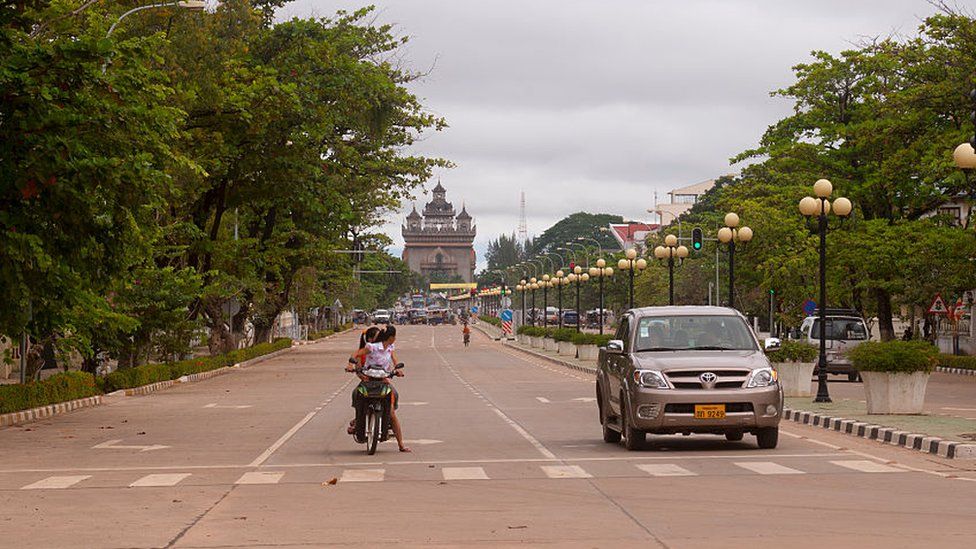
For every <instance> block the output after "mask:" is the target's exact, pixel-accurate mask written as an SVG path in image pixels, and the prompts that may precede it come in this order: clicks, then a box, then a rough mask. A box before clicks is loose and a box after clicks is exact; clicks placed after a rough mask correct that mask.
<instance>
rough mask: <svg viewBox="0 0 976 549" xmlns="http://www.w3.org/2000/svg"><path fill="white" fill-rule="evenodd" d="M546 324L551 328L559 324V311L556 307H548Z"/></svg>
mask: <svg viewBox="0 0 976 549" xmlns="http://www.w3.org/2000/svg"><path fill="white" fill-rule="evenodd" d="M546 324H548V325H549V326H553V325H556V324H559V309H557V308H556V307H546Z"/></svg>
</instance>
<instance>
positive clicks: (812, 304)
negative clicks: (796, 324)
mask: <svg viewBox="0 0 976 549" xmlns="http://www.w3.org/2000/svg"><path fill="white" fill-rule="evenodd" d="M816 310H817V302H816V301H814V300H812V299H808V300H806V301H804V302H803V312H804V313H806V314H808V315H812V314H813V312H814V311H816Z"/></svg>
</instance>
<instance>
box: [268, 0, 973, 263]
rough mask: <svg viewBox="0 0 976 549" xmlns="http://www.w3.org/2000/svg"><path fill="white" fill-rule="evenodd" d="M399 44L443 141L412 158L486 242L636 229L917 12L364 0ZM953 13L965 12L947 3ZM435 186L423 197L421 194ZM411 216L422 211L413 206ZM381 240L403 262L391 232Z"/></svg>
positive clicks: (811, 0)
mask: <svg viewBox="0 0 976 549" xmlns="http://www.w3.org/2000/svg"><path fill="white" fill-rule="evenodd" d="M373 3H374V4H375V5H376V6H377V12H378V19H379V21H380V22H383V23H395V24H396V26H397V30H398V32H399V33H400V34H403V35H407V36H410V37H411V42H410V44H409V46H408V50H407V52H406V53H407V55H406V58H407V60H408V61H409V64H410V65H411V66H412V67H413V68H415V69H418V70H426V69H428V68H432V72H431V74H430V76H429V77H427V78H425V79H424V80H423V81H422V82H418V83H416V84H415V85H413V90H414V92H415V93H417V95H419V96H420V97H421V98H423V100H424V103H425V105H426V106H427V107H428V108H429V110H430V111H431V112H434V113H436V114H439V115H441V116H443V117H445V118H446V119H447V122H448V124H449V125H450V127H449V128H448V129H446V130H445V131H443V132H440V133H437V134H431V135H430V136H429V137H428V138H427V139H426V140H425V141H424V142H423V143H420V144H419V145H418V146H417V150H418V151H420V152H422V153H424V154H429V155H434V156H441V157H444V158H447V159H449V160H451V161H453V162H455V163H456V164H457V167H456V168H455V169H452V170H446V171H442V172H440V173H438V177H440V178H441V181H442V182H443V184H444V187H445V188H447V191H448V200H451V201H453V202H454V204H455V205H456V206H457V207H458V208H459V209H460V206H461V203H462V202H463V203H465V204H467V206H468V211H469V212H470V213H471V214H472V215H473V216H474V218H475V222H476V223H477V226H478V238H477V240H476V243H475V246H476V249H477V251H478V255H479V258H478V259H479V262H478V265H479V268H480V267H483V259H484V257H483V256H484V248H485V246H486V243H487V242H488V241H489V240H491V239H493V238H495V237H497V236H498V234H499V233H503V232H505V233H512V232H513V231H514V230H515V229H516V227H517V226H518V214H519V193H520V192H521V191H525V198H526V211H527V218H528V230H529V234H530V235H532V234H539V233H541V232H542V231H544V230H545V229H546V228H547V227H549V226H550V225H551V224H552V223H554V222H556V221H558V220H559V219H561V218H563V217H565V216H566V215H569V214H571V213H573V212H577V211H587V212H592V213H615V214H620V215H623V216H624V217H625V218H630V219H638V220H648V221H653V219H651V214H648V213H647V211H646V210H647V209H648V208H651V207H652V206H653V204H654V193H655V192H657V193H659V196H660V199H661V201H664V199H665V196H664V193H666V192H668V191H669V190H670V189H673V188H676V187H682V186H685V185H688V184H692V183H697V182H699V181H703V180H706V179H711V178H713V177H715V176H717V175H721V174H724V173H729V172H733V171H737V167H736V166H730V165H729V161H728V159H729V158H730V157H731V156H733V155H735V154H736V153H738V152H741V151H743V150H745V149H747V148H751V147H753V146H754V145H755V144H756V142H757V140H758V139H759V137H760V136H761V135H762V133H763V131H764V130H765V129H766V127H767V126H769V125H770V124H772V123H774V122H775V121H776V120H778V119H780V118H782V117H783V116H784V115H785V114H787V113H788V112H789V109H790V108H791V105H790V104H789V103H788V102H787V101H785V100H783V99H779V98H776V99H774V98H771V97H770V96H769V92H770V91H772V90H775V89H778V88H781V87H783V86H786V85H788V84H789V83H790V82H791V81H792V72H791V67H792V66H793V65H795V64H796V63H800V62H804V61H806V60H808V59H809V52H810V51H811V50H815V49H822V50H826V51H829V52H839V51H841V50H843V49H846V48H848V47H850V46H852V45H853V44H855V43H857V42H858V41H860V40H862V39H864V38H865V37H872V36H878V35H888V34H892V33H895V34H901V35H912V34H914V33H915V32H916V29H917V27H918V25H919V23H920V20H921V19H922V18H924V17H925V16H927V15H929V14H931V13H933V12H934V11H935V8H933V7H932V6H931V5H930V4H929V3H928V2H926V1H924V0H805V1H804V0H778V1H777V0H753V1H746V0H711V1H705V0H682V1H679V0H673V1H667V2H665V1H653V0H588V1H583V0H579V1H574V0H521V1H509V0H491V1H480V2H479V1H472V0H376V1H375V2H373ZM961 4H962V5H966V4H968V2H962V3H961ZM364 5H368V2H350V1H331V0H295V1H293V2H292V3H290V4H288V5H287V6H286V7H285V8H284V9H283V10H282V11H281V12H279V18H281V19H287V18H291V17H322V16H328V15H330V14H332V13H334V12H335V11H336V10H338V9H346V10H352V9H356V8H359V7H362V6H364ZM434 184H436V179H435V181H434V182H432V183H431V184H429V185H428V186H427V187H428V190H429V189H430V188H431V187H433V185H434ZM416 202H417V206H418V208H420V207H422V205H423V204H424V203H425V202H426V197H422V196H420V197H418V199H417V200H416ZM404 209H405V212H401V214H399V215H397V216H395V218H394V219H390V223H389V224H388V225H387V226H386V227H385V231H386V232H387V234H389V235H391V236H392V237H393V238H394V240H395V242H396V246H395V247H394V249H393V251H394V252H396V253H399V251H400V250H401V249H402V239H401V238H400V230H399V227H400V223H401V221H402V216H403V215H405V213H406V212H409V211H410V204H409V203H407V204H405V206H404Z"/></svg>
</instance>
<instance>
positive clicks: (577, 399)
mask: <svg viewBox="0 0 976 549" xmlns="http://www.w3.org/2000/svg"><path fill="white" fill-rule="evenodd" d="M573 400H574V401H576V402H596V397H580V398H574V399H573Z"/></svg>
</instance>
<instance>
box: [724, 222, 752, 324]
mask: <svg viewBox="0 0 976 549" xmlns="http://www.w3.org/2000/svg"><path fill="white" fill-rule="evenodd" d="M750 240H752V229H750V228H749V227H739V215H738V214H736V213H733V212H729V213H727V214H725V226H724V227H722V228H721V229H719V230H718V241H719V242H721V243H722V244H728V245H729V307H731V308H733V309H734V308H735V243H736V242H742V243H746V242H749V241H750Z"/></svg>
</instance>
